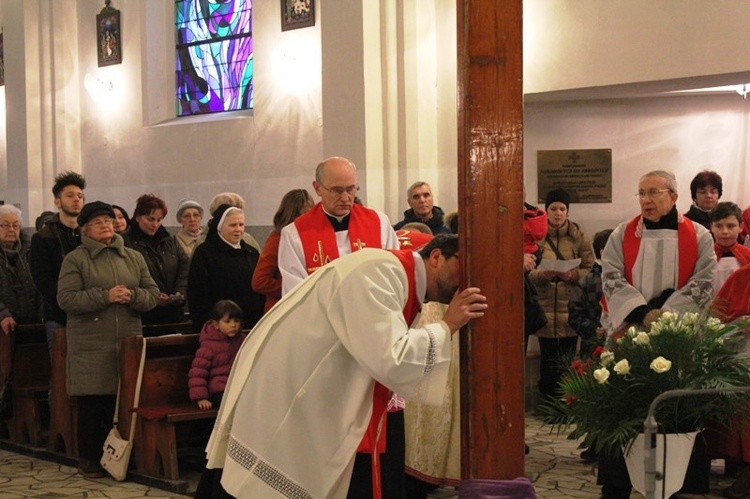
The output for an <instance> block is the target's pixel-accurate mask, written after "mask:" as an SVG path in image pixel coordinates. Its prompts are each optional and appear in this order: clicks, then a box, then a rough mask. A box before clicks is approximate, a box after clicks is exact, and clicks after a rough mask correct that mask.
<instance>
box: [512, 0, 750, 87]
mask: <svg viewBox="0 0 750 499" xmlns="http://www.w3.org/2000/svg"><path fill="white" fill-rule="evenodd" d="M523 8H524V75H523V78H524V92H525V93H537V92H549V91H554V90H566V89H575V88H587V87H598V86H604V85H614V84H623V83H625V84H627V83H634V82H646V81H657V80H671V79H676V78H686V77H696V76H705V75H719V74H724V73H735V72H742V71H747V60H748V59H750V32H749V31H748V30H747V28H746V27H747V25H748V22H750V3H748V2H746V1H745V0H713V1H711V2H706V1H704V0H659V1H657V2H654V1H652V0H628V1H626V2H611V1H606V0H555V1H553V2H550V1H549V0H524V4H523Z"/></svg>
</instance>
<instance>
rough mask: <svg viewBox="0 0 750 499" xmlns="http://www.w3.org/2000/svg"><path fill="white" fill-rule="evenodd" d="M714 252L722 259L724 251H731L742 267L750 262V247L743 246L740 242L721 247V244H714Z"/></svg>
mask: <svg viewBox="0 0 750 499" xmlns="http://www.w3.org/2000/svg"><path fill="white" fill-rule="evenodd" d="M714 252H715V253H716V259H717V260H721V257H722V256H724V253H731V254H733V255H734V257H735V258H736V259H737V263H739V264H740V267H744V266H745V265H747V264H748V263H750V248H748V247H746V246H742V245H740V244H739V243H734V244H733V245H732V246H731V247H730V248H721V247H719V245H717V244H714Z"/></svg>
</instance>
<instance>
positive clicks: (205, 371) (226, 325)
mask: <svg viewBox="0 0 750 499" xmlns="http://www.w3.org/2000/svg"><path fill="white" fill-rule="evenodd" d="M241 324H242V309H241V308H240V307H239V305H237V304H236V303H235V302H233V301H232V300H219V301H218V302H216V304H215V305H214V306H213V308H212V309H211V319H209V320H208V321H206V323H205V324H204V325H203V329H202V330H201V336H200V339H199V341H200V347H198V350H197V351H196V352H195V358H194V359H193V365H192V367H191V368H190V372H189V373H188V377H189V379H188V386H189V388H190V400H192V401H194V402H197V403H198V407H200V408H201V409H203V410H208V409H211V408H212V407H215V408H218V407H219V405H220V404H221V398H222V396H223V395H224V388H225V387H226V385H227V378H229V372H230V371H231V370H232V363H233V362H234V358H235V357H236V356H237V352H238V351H239V349H240V347H241V346H242V342H243V340H244V339H245V333H243V332H242V330H241V329H240V328H241Z"/></svg>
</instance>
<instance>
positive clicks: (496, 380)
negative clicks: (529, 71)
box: [457, 0, 524, 480]
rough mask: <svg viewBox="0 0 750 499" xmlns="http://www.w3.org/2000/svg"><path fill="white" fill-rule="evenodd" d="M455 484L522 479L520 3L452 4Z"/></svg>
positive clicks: (470, 0) (478, 0)
mask: <svg viewBox="0 0 750 499" xmlns="http://www.w3.org/2000/svg"><path fill="white" fill-rule="evenodd" d="M457 14H458V15H457V22H458V142H459V143H458V196H459V199H458V205H459V210H458V211H459V235H460V248H461V254H462V256H463V258H462V259H461V260H462V265H463V267H462V269H461V271H462V285H461V287H462V288H463V287H465V286H466V285H471V286H478V287H479V288H481V290H482V293H483V294H484V295H486V296H487V302H488V304H489V309H488V310H487V312H486V314H485V316H484V317H483V318H482V319H479V320H475V321H473V322H472V323H471V324H470V325H469V326H468V331H463V332H462V334H461V335H460V341H461V442H462V444H461V476H462V478H463V479H476V478H486V479H498V480H508V479H513V478H516V477H522V476H524V334H523V287H522V286H523V254H522V251H523V250H522V245H523V243H522V237H523V87H522V73H523V65H522V29H521V28H522V18H521V14H522V0H500V1H498V0H458V3H457Z"/></svg>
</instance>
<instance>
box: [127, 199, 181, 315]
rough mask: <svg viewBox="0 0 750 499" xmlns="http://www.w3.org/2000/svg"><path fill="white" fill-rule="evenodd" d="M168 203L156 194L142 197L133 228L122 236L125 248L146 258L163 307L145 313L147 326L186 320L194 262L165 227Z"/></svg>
mask: <svg viewBox="0 0 750 499" xmlns="http://www.w3.org/2000/svg"><path fill="white" fill-rule="evenodd" d="M166 215H167V204H166V203H165V202H164V200H162V199H160V198H158V197H156V196H154V195H153V194H144V195H143V196H141V197H139V198H138V201H137V202H136V205H135V210H134V211H133V220H131V222H130V227H128V230H126V231H125V232H124V233H123V234H122V238H123V239H124V240H125V246H127V247H128V248H133V249H134V250H136V251H138V252H139V253H140V254H142V255H143V258H144V259H145V260H146V264H147V265H148V270H149V272H150V273H151V277H153V279H154V281H156V284H157V285H158V286H159V291H160V294H159V304H158V306H157V307H156V308H154V309H153V310H151V311H149V312H146V313H145V314H143V323H144V324H170V323H176V322H183V321H184V320H185V313H184V307H183V306H184V305H185V293H186V291H187V276H188V268H189V265H190V262H189V261H188V257H187V255H186V254H185V252H184V251H183V250H182V248H181V247H180V244H179V243H178V242H177V240H176V239H175V238H174V237H172V235H171V234H170V233H169V232H168V231H167V229H165V228H164V225H162V222H163V221H164V217H165V216H166Z"/></svg>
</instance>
